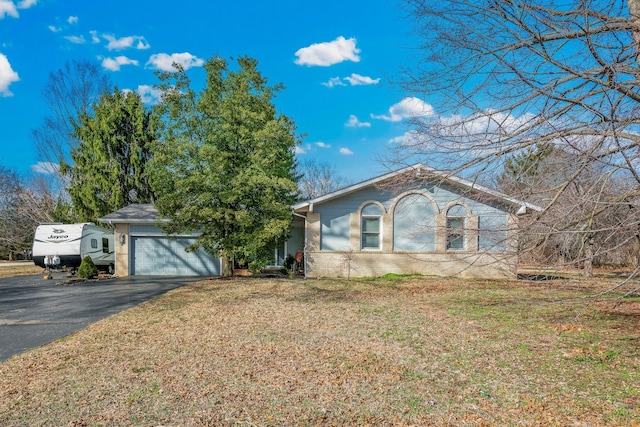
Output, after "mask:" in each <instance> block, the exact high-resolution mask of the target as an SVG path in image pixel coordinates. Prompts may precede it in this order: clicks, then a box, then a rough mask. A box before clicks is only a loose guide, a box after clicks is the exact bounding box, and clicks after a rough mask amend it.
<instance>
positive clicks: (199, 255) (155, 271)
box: [131, 236, 220, 276]
mask: <svg viewBox="0 0 640 427" xmlns="http://www.w3.org/2000/svg"><path fill="white" fill-rule="evenodd" d="M131 242H132V248H131V249H132V253H133V260H132V261H133V265H132V274H134V275H158V276H219V275H220V259H219V258H213V257H211V256H210V255H209V254H207V253H206V252H204V251H203V250H199V251H195V252H186V251H185V250H184V249H185V248H186V247H187V246H189V245H191V244H193V243H194V242H195V238H192V237H179V238H175V239H171V238H169V237H150V236H144V237H143V236H134V237H132V238H131Z"/></svg>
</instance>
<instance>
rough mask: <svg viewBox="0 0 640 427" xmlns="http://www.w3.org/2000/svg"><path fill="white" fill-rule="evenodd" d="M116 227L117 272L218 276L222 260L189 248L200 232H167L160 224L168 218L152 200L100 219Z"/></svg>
mask: <svg viewBox="0 0 640 427" xmlns="http://www.w3.org/2000/svg"><path fill="white" fill-rule="evenodd" d="M99 221H100V222H102V223H106V224H110V225H112V226H113V227H114V229H115V236H114V237H115V239H114V240H115V264H116V271H115V272H116V274H117V275H119V276H129V275H176V276H218V275H220V274H221V271H222V270H221V268H222V262H221V260H220V259H219V258H213V257H212V256H211V255H209V254H207V253H206V252H205V251H203V250H202V249H200V250H197V251H189V252H187V251H186V248H188V247H189V246H191V245H192V244H193V243H195V241H196V239H197V236H198V234H197V233H192V234H181V235H173V236H167V235H166V234H165V233H164V232H163V231H162V229H161V228H160V227H159V224H161V223H162V222H165V221H168V220H167V219H163V218H161V217H160V216H159V214H158V210H157V209H156V208H154V207H153V205H151V204H132V205H129V206H126V207H124V208H122V209H119V210H117V211H115V212H112V213H110V214H108V215H105V216H104V217H102V218H100V219H99Z"/></svg>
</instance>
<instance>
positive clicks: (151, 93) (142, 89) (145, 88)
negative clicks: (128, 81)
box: [136, 85, 162, 105]
mask: <svg viewBox="0 0 640 427" xmlns="http://www.w3.org/2000/svg"><path fill="white" fill-rule="evenodd" d="M136 92H137V93H138V95H140V99H141V100H142V102H143V103H145V104H148V105H156V104H158V103H159V102H160V99H161V98H162V91H161V90H160V89H157V88H155V87H153V86H149V85H140V86H138V89H137V90H136Z"/></svg>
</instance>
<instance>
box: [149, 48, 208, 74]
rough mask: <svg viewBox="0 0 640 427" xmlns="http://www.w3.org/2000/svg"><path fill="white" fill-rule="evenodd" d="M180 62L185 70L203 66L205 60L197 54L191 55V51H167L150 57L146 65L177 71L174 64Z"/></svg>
mask: <svg viewBox="0 0 640 427" xmlns="http://www.w3.org/2000/svg"><path fill="white" fill-rule="evenodd" d="M174 63H175V64H179V65H181V66H182V68H184V69H185V70H188V69H189V68H191V67H202V66H203V65H204V60H203V59H200V58H198V57H197V56H193V55H191V54H190V53H189V52H183V53H173V54H171V55H168V54H166V53H156V54H154V55H151V56H150V57H149V61H147V64H146V65H149V66H151V67H152V68H155V69H156V70H161V71H168V72H174V71H177V70H176V69H175V67H174V66H173V64H174Z"/></svg>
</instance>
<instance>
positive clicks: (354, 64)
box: [0, 0, 432, 182]
mask: <svg viewBox="0 0 640 427" xmlns="http://www.w3.org/2000/svg"><path fill="white" fill-rule="evenodd" d="M410 26H411V23H410V21H409V20H406V19H405V18H404V12H403V10H402V9H401V6H400V4H399V2H396V1H392V0H366V1H336V0H323V1H322V2H320V1H318V2H301V1H289V0H285V1H278V2H261V1H242V0H236V1H235V2H230V1H218V0H211V1H185V2H180V3H177V2H173V1H171V2H169V1H166V0H129V1H122V0H110V1H96V0H0V165H2V166H5V167H9V168H12V169H14V170H16V171H18V172H19V173H20V174H21V175H24V176H28V175H30V174H33V173H34V171H37V170H38V167H37V165H38V162H39V161H40V160H42V159H38V158H36V153H35V150H34V149H33V145H32V140H31V131H32V129H34V128H36V127H38V126H39V125H40V124H41V123H42V120H43V117H44V116H45V114H46V113H47V110H46V105H45V103H44V101H43V99H42V96H41V90H42V88H43V87H44V85H45V83H46V82H47V77H48V74H49V73H50V72H53V71H56V70H58V69H60V68H61V67H62V66H63V65H64V63H65V61H68V60H71V59H90V60H95V61H97V62H99V63H100V64H101V65H102V66H103V67H104V69H105V71H106V72H107V73H108V74H110V77H111V80H112V82H113V83H114V84H115V85H117V86H118V87H119V88H120V89H130V90H135V91H139V93H141V95H143V97H144V99H146V100H147V102H148V103H149V104H151V103H153V102H154V92H153V90H152V89H151V88H152V86H153V85H154V84H156V83H157V79H156V76H155V75H154V71H155V70H158V69H167V68H168V67H170V66H171V63H172V62H173V61H178V62H181V63H183V64H184V66H185V68H188V73H189V76H190V77H191V78H192V79H193V82H194V86H195V87H196V88H197V85H198V82H201V81H202V79H203V77H204V70H203V68H202V66H201V65H202V63H203V61H204V60H206V59H208V58H210V57H212V56H216V55H219V56H222V57H224V58H227V59H228V58H229V57H232V56H233V57H238V56H242V55H248V56H250V57H253V58H256V59H257V60H258V63H259V69H260V71H261V72H262V73H263V74H264V75H265V76H266V77H267V78H268V79H269V83H270V84H275V83H283V84H284V86H285V87H286V88H285V90H284V91H282V92H281V93H280V94H279V95H278V96H277V98H276V99H275V104H276V106H277V108H278V110H279V112H280V113H282V114H286V115H287V116H289V117H291V118H293V120H294V121H295V123H296V125H297V127H298V132H299V133H300V134H302V135H303V136H304V138H303V144H302V145H301V146H300V147H299V148H298V154H297V157H298V159H299V160H300V161H305V160H307V159H315V160H317V161H326V162H328V163H329V164H331V165H333V166H334V167H335V169H336V170H337V171H338V173H339V174H340V175H342V176H343V177H345V178H346V179H348V180H350V181H351V182H357V181H360V180H363V179H367V178H370V177H373V176H375V175H377V174H380V173H383V172H385V171H386V169H385V167H384V166H383V165H381V164H380V162H379V161H378V158H379V157H380V155H384V153H385V151H386V150H387V149H388V147H389V146H390V145H391V144H393V143H395V142H397V141H398V140H401V139H402V137H403V135H405V132H406V131H407V128H406V120H405V119H406V117H408V116H409V115H412V114H413V115H415V114H424V115H428V114H431V113H432V111H431V110H430V106H429V105H428V104H425V103H424V102H423V101H421V100H420V99H418V98H414V96H415V94H407V93H403V92H402V90H401V89H400V88H399V87H397V86H394V85H392V84H390V83H389V82H390V80H397V79H398V77H400V76H399V74H398V73H399V72H400V69H401V67H402V66H411V64H412V62H413V61H414V59H415V57H414V56H415V55H416V51H415V50H414V49H413V48H414V47H415V45H416V44H417V43H416V41H415V39H414V38H413V36H412V35H411V27H410ZM394 141H395V142H394Z"/></svg>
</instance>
